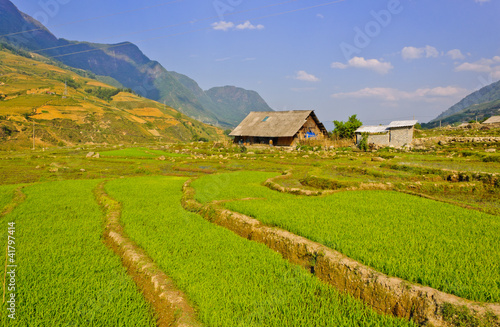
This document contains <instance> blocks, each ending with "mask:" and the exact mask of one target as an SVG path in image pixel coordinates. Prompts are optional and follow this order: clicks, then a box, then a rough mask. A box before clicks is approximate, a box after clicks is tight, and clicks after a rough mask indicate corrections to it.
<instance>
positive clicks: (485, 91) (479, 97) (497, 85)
mask: <svg viewBox="0 0 500 327" xmlns="http://www.w3.org/2000/svg"><path fill="white" fill-rule="evenodd" d="M496 100H500V81H497V82H493V83H491V84H489V85H487V86H485V87H482V88H481V89H479V90H477V91H475V92H472V93H471V94H469V95H468V96H466V97H465V98H463V99H462V100H460V101H459V102H457V103H456V104H454V105H453V106H451V107H450V108H448V109H447V110H445V111H443V112H442V113H441V114H440V115H439V116H437V117H436V118H434V119H433V120H431V121H430V122H429V123H434V122H438V121H439V120H443V119H444V118H447V117H449V116H451V115H454V114H456V113H459V112H460V111H463V110H464V109H467V108H470V107H471V106H473V105H479V104H482V103H486V102H491V101H496Z"/></svg>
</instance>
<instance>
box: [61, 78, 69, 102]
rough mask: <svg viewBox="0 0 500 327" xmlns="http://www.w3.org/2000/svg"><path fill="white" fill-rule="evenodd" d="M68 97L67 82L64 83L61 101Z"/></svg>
mask: <svg viewBox="0 0 500 327" xmlns="http://www.w3.org/2000/svg"><path fill="white" fill-rule="evenodd" d="M67 96H68V82H64V95H63V97H62V98H63V99H66V97H67Z"/></svg>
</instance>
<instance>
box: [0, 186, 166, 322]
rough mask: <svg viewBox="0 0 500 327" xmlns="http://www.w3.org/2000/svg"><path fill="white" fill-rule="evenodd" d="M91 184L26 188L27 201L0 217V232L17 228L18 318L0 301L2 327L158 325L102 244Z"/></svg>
mask: <svg viewBox="0 0 500 327" xmlns="http://www.w3.org/2000/svg"><path fill="white" fill-rule="evenodd" d="M97 183H98V181H61V182H53V183H43V184H35V185H31V186H28V187H26V188H24V190H23V191H24V193H25V194H26V195H27V198H26V200H25V201H24V202H23V203H21V204H20V205H19V206H18V207H17V208H16V209H15V210H14V211H13V212H12V213H10V214H8V215H7V216H5V217H3V218H2V219H1V221H0V226H1V227H0V228H1V231H2V232H4V231H7V228H8V223H12V222H14V223H15V233H14V237H15V240H14V241H15V244H13V246H15V250H16V252H15V257H14V258H15V263H16V265H17V267H16V276H15V280H16V281H15V284H16V289H15V298H16V299H17V300H16V304H15V305H16V306H15V308H16V311H15V318H16V319H11V318H9V317H8V316H7V315H8V314H10V312H9V311H7V304H6V303H4V304H3V305H2V310H1V311H0V321H1V322H2V326H5V325H8V326H156V319H155V317H154V314H153V312H152V309H151V308H150V306H149V304H148V303H146V302H145V300H144V299H143V297H142V295H141V294H140V293H138V291H137V289H136V286H135V284H134V282H133V281H132V279H131V278H130V277H129V276H128V275H127V274H126V271H125V269H124V267H123V266H122V264H121V261H120V259H119V258H118V257H117V256H115V255H114V253H113V252H112V251H111V250H109V249H108V248H106V246H105V245H104V243H103V241H102V233H103V214H102V212H101V210H100V209H99V207H98V205H97V204H96V202H95V199H94V196H93V193H92V190H93V188H94V187H95V186H96V185H97ZM0 190H1V191H0V192H1V193H4V192H3V191H4V190H5V187H1V188H0ZM3 197H4V196H3V194H2V195H0V199H1V198H3ZM3 236H4V235H3V233H2V238H1V241H2V244H1V246H0V248H1V249H2V250H3V252H2V253H5V245H6V242H7V239H6V237H3ZM4 260H5V259H4V258H3V257H2V269H1V271H2V277H3V276H4V264H3V262H4ZM10 293H11V292H9V294H10ZM9 294H8V295H9Z"/></svg>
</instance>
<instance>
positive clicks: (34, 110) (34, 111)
mask: <svg viewBox="0 0 500 327" xmlns="http://www.w3.org/2000/svg"><path fill="white" fill-rule="evenodd" d="M33 113H34V114H36V109H35V108H34V109H33ZM33 151H35V120H33Z"/></svg>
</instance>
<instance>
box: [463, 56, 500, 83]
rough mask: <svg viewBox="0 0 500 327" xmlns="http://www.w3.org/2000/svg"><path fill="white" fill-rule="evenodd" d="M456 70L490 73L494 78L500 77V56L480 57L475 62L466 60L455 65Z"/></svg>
mask: <svg viewBox="0 0 500 327" xmlns="http://www.w3.org/2000/svg"><path fill="white" fill-rule="evenodd" d="M455 71H456V72H466V71H469V72H476V73H488V74H491V76H492V77H493V78H495V79H496V78H500V56H495V57H493V58H491V59H485V58H483V59H480V60H478V61H475V62H464V63H463V64H461V65H459V66H457V67H455Z"/></svg>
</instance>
